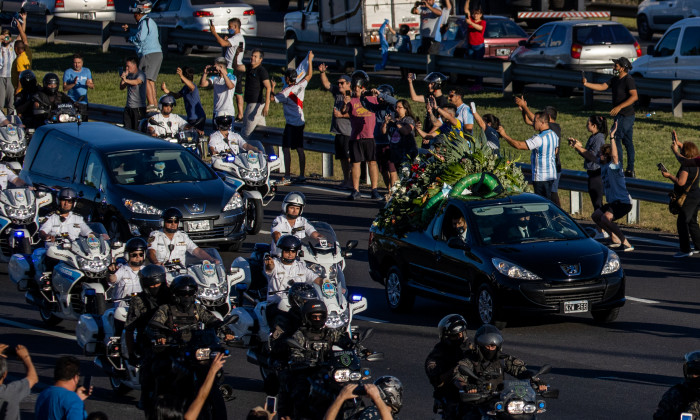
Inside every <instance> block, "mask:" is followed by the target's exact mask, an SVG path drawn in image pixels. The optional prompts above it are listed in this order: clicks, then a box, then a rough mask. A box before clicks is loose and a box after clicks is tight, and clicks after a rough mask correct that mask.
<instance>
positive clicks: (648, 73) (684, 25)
mask: <svg viewBox="0 0 700 420" xmlns="http://www.w3.org/2000/svg"><path fill="white" fill-rule="evenodd" d="M631 74H632V75H633V76H635V77H640V76H641V77H647V78H653V79H671V80H675V79H683V80H700V17H696V18H689V19H683V20H681V21H680V22H676V23H674V24H673V25H672V26H671V27H670V28H668V30H667V31H666V33H665V34H664V35H663V36H662V37H661V40H660V41H659V42H658V43H657V44H656V46H652V45H650V46H649V48H648V51H647V55H645V56H643V57H640V58H639V59H637V61H635V62H634V64H633V66H632V72H631Z"/></svg>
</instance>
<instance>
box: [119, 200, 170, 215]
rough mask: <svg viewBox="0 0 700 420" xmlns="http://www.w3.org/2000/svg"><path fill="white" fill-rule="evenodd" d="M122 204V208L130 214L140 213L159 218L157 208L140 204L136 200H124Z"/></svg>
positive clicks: (159, 212)
mask: <svg viewBox="0 0 700 420" xmlns="http://www.w3.org/2000/svg"><path fill="white" fill-rule="evenodd" d="M122 203H124V207H126V208H127V209H129V211H131V212H132V213H140V214H152V215H158V216H160V214H161V211H160V209H159V208H157V207H154V206H150V205H148V204H146V203H142V202H140V201H136V200H130V199H128V198H124V199H123V200H122Z"/></svg>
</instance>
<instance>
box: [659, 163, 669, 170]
mask: <svg viewBox="0 0 700 420" xmlns="http://www.w3.org/2000/svg"><path fill="white" fill-rule="evenodd" d="M656 167H657V168H659V170H660V171H661V172H668V169H666V166H664V164H663V163H657V164H656Z"/></svg>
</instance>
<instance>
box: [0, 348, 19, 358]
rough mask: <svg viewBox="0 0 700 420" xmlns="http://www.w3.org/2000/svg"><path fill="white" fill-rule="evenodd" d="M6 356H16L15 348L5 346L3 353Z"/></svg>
mask: <svg viewBox="0 0 700 420" xmlns="http://www.w3.org/2000/svg"><path fill="white" fill-rule="evenodd" d="M3 354H4V355H5V356H7V358H8V359H9V358H12V357H17V349H15V348H14V347H12V346H7V348H6V349H5V352H4V353H3Z"/></svg>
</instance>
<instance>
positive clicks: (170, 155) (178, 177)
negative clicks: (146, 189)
mask: <svg viewBox="0 0 700 420" xmlns="http://www.w3.org/2000/svg"><path fill="white" fill-rule="evenodd" d="M107 164H108V166H109V169H110V170H111V171H112V175H114V178H115V180H116V181H117V183H118V184H122V185H152V184H166V183H177V182H194V181H210V180H212V179H215V178H216V174H215V173H214V172H212V171H211V170H210V169H209V168H208V167H207V166H206V165H205V164H204V163H202V161H200V160H199V159H197V158H196V157H195V156H194V155H193V154H192V153H190V152H189V151H187V150H186V149H161V150H132V151H128V152H117V153H110V154H108V155H107Z"/></svg>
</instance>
